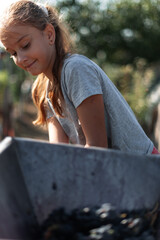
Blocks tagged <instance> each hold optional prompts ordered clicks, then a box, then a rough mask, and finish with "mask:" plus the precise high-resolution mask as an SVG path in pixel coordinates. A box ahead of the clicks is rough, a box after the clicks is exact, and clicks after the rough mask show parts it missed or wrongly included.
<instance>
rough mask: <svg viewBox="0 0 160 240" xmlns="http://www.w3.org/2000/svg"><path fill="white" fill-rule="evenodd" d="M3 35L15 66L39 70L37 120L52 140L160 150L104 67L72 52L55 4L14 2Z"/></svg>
mask: <svg viewBox="0 0 160 240" xmlns="http://www.w3.org/2000/svg"><path fill="white" fill-rule="evenodd" d="M0 40H1V42H2V43H3V45H4V46H5V48H6V50H7V51H8V52H9V53H10V54H11V57H12V58H13V60H14V62H15V64H16V65H17V66H19V67H20V68H22V69H24V70H26V71H28V72H30V73H31V74H32V75H38V78H37V80H36V81H35V82H34V84H33V89H32V97H33V101H34V103H35V105H36V107H37V110H38V117H37V119H36V121H35V122H34V124H39V125H40V124H45V123H46V124H47V126H48V132H49V140H50V142H52V143H69V142H70V143H73V144H82V145H84V146H85V147H90V146H97V147H103V148H108V147H109V148H113V149H118V150H121V151H126V152H134V153H139V154H151V153H158V151H157V150H156V149H155V148H154V145H153V143H152V142H151V140H150V139H149V138H148V137H147V136H146V134H145V133H144V131H143V130H142V128H141V126H140V125H139V123H138V122H137V120H136V118H135V116H134V114H133V112H132V110H131V109H130V107H129V106H128V104H127V102H126V101H125V100H124V98H123V97H122V95H121V94H120V92H119V91H118V90H117V89H116V87H115V86H114V85H113V83H112V82H111V81H110V80H109V78H108V77H107V75H106V74H105V73H104V72H103V71H102V69H101V68H99V67H98V66H97V65H96V64H95V63H94V62H92V61H91V60H89V59H88V58H87V57H85V56H82V55H79V54H73V51H72V45H71V41H70V40H69V35H67V32H66V27H64V25H62V23H61V22H60V20H59V18H58V15H57V12H56V11H55V9H53V8H52V7H49V6H46V7H43V6H40V5H38V4H36V3H34V2H32V1H28V0H21V1H18V2H16V3H13V4H11V5H10V7H9V8H8V9H7V11H6V12H5V14H4V16H3V17H2V20H1V27H0Z"/></svg>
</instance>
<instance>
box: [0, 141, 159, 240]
mask: <svg viewBox="0 0 160 240" xmlns="http://www.w3.org/2000/svg"><path fill="white" fill-rule="evenodd" d="M159 183H160V156H158V155H148V156H146V155H137V154H131V153H125V152H120V151H118V150H110V149H103V148H88V149H87V148H83V147H81V146H75V145H66V144H50V143H48V142H43V141H36V140H31V139H24V138H10V137H7V138H5V139H4V140H3V141H2V142H1V143H0V196H1V197H0V238H1V239H3V238H4V239H34V240H35V239H36V238H37V239H38V237H37V236H36V231H37V228H38V226H39V224H41V223H42V222H43V221H44V220H45V219H46V218H47V217H48V214H49V213H51V211H52V210H54V209H57V208H59V207H65V208H66V210H71V209H73V208H77V207H83V206H85V207H86V206H94V205H100V204H102V203H107V202H108V203H111V204H112V205H113V206H115V207H116V208H117V209H118V210H119V209H120V210H121V209H128V210H132V209H141V208H152V207H153V206H154V204H155V203H156V202H157V201H158V200H159V198H160V187H159Z"/></svg>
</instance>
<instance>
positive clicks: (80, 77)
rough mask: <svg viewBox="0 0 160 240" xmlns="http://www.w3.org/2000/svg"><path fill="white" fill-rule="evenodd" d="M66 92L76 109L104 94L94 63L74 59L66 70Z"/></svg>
mask: <svg viewBox="0 0 160 240" xmlns="http://www.w3.org/2000/svg"><path fill="white" fill-rule="evenodd" d="M64 84H65V90H66V91H67V95H68V97H69V99H70V101H71V102H72V103H73V105H74V107H75V108H77V107H78V106H79V105H80V104H81V103H82V102H83V101H84V100H85V99H86V98H88V97H90V96H92V95H96V94H102V88H101V84H100V77H99V74H98V72H97V70H96V69H95V67H94V65H93V63H92V62H89V61H86V60H83V59H78V58H77V59H76V60H74V58H73V59H72V60H71V61H70V62H68V63H67V65H66V67H65V69H64Z"/></svg>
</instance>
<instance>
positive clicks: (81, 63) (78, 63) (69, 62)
mask: <svg viewBox="0 0 160 240" xmlns="http://www.w3.org/2000/svg"><path fill="white" fill-rule="evenodd" d="M90 68H92V69H94V68H95V64H94V63H93V62H92V60H90V59H89V58H87V57H85V56H83V55H80V54H73V55H71V56H69V57H68V58H66V59H65V61H64V66H63V70H64V71H65V72H68V73H73V72H79V71H82V70H83V71H85V69H88V70H89V69H90Z"/></svg>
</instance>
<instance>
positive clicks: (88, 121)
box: [77, 94, 108, 148]
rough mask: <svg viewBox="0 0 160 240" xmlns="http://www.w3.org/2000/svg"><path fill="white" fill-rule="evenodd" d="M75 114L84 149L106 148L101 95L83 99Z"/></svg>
mask: <svg viewBox="0 0 160 240" xmlns="http://www.w3.org/2000/svg"><path fill="white" fill-rule="evenodd" d="M77 114H78V117H79V120H80V122H81V126H82V129H83V132H84V135H85V138H86V147H89V146H97V147H104V148H107V147H108V142H107V133H106V126H105V114H104V104H103V97H102V95H100V94H98V95H93V96H91V97H89V98H87V99H85V100H84V101H83V102H82V103H81V104H80V105H79V106H78V107H77Z"/></svg>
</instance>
